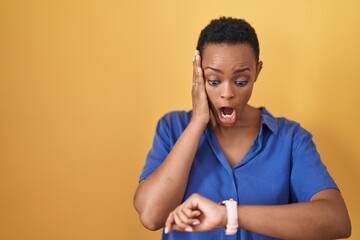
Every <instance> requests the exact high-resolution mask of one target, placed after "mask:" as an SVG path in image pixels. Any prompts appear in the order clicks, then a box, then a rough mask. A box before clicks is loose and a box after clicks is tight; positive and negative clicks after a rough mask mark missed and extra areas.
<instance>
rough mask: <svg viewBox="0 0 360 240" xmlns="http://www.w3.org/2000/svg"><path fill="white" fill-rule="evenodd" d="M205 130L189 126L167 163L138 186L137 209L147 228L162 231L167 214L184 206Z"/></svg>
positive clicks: (196, 126) (192, 125)
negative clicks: (177, 207) (191, 171)
mask: <svg viewBox="0 0 360 240" xmlns="http://www.w3.org/2000/svg"><path fill="white" fill-rule="evenodd" d="M204 128H205V126H203V125H201V124H195V123H193V122H190V124H189V125H188V127H187V128H186V129H185V130H184V132H183V133H182V134H181V136H180V137H179V139H178V140H177V142H176V143H175V145H174V147H173V148H172V150H171V151H170V153H169V155H168V156H167V157H166V159H165V160H164V162H163V163H162V164H161V165H160V166H159V168H158V169H156V170H155V171H154V172H153V173H152V174H151V175H150V176H149V177H148V178H146V179H145V180H143V181H142V182H141V183H140V184H139V187H138V189H137V191H136V193H135V197H134V205H135V208H136V210H137V211H138V212H139V214H140V219H141V221H142V223H143V225H144V226H145V227H147V228H149V229H152V230H156V229H159V228H161V227H163V226H164V223H165V220H166V218H167V216H168V214H169V213H170V212H171V211H172V210H173V209H174V208H175V207H176V206H178V205H179V204H180V203H181V200H182V198H183V196H184V193H185V189H186V185H187V181H188V177H189V172H190V168H191V165H192V162H193V159H194V156H195V153H196V150H197V147H198V144H199V140H200V137H201V135H202V133H203V131H204Z"/></svg>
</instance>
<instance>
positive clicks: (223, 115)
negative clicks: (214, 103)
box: [219, 107, 236, 123]
mask: <svg viewBox="0 0 360 240" xmlns="http://www.w3.org/2000/svg"><path fill="white" fill-rule="evenodd" d="M219 115H220V116H219V118H220V121H221V122H222V123H234V122H235V117H236V112H235V109H234V108H232V107H222V108H220V111H219Z"/></svg>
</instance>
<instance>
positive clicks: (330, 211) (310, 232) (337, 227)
mask: <svg viewBox="0 0 360 240" xmlns="http://www.w3.org/2000/svg"><path fill="white" fill-rule="evenodd" d="M330 191H335V190H330ZM335 195H336V193H335ZM339 196H340V194H339ZM340 198H341V196H340ZM238 216H239V226H240V228H243V229H246V230H249V231H253V232H257V233H260V234H264V235H268V236H272V237H277V238H281V239H336V238H342V237H348V236H349V235H350V232H351V225H350V220H349V217H348V215H347V210H346V207H345V204H343V200H342V198H341V199H335V201H334V199H331V200H329V199H316V200H313V201H310V202H306V203H296V204H289V205H278V206H239V207H238Z"/></svg>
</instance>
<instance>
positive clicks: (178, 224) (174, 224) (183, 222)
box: [165, 206, 201, 234]
mask: <svg viewBox="0 0 360 240" xmlns="http://www.w3.org/2000/svg"><path fill="white" fill-rule="evenodd" d="M200 214H201V212H200V211H199V210H192V209H190V208H186V207H182V206H179V207H178V208H176V209H175V210H174V211H173V212H171V213H170V215H169V217H168V219H167V220H166V223H165V233H166V234H167V233H169V232H170V231H172V230H177V231H187V232H192V231H193V226H196V225H198V224H200V221H199V219H197V217H198V216H200Z"/></svg>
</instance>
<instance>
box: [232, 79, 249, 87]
mask: <svg viewBox="0 0 360 240" xmlns="http://www.w3.org/2000/svg"><path fill="white" fill-rule="evenodd" d="M248 82H249V81H248V80H245V81H240V80H238V81H235V84H236V85H237V86H239V87H245V86H246V84H248Z"/></svg>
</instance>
